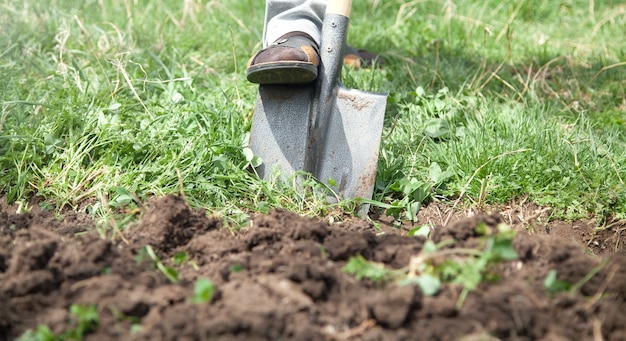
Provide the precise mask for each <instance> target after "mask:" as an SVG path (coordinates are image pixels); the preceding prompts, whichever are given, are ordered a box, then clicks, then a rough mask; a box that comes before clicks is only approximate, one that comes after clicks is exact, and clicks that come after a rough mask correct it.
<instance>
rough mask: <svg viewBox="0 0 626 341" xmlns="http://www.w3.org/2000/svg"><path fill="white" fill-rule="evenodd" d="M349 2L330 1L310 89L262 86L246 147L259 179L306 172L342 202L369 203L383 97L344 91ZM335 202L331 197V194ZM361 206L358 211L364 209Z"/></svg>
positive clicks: (308, 86) (374, 171)
mask: <svg viewBox="0 0 626 341" xmlns="http://www.w3.org/2000/svg"><path fill="white" fill-rule="evenodd" d="M351 6H352V0H329V1H328V3H327V5H326V14H325V16H324V22H323V26H322V41H321V46H320V60H321V63H320V69H319V73H318V78H317V80H316V81H315V82H314V83H312V84H308V85H260V86H259V96H258V99H257V102H256V107H255V110H254V117H253V120H252V127H251V131H250V148H251V149H252V152H253V153H254V155H256V156H258V157H260V158H261V160H262V161H263V163H262V164H261V165H260V166H259V167H257V168H256V171H257V173H258V174H259V176H261V177H263V178H264V179H267V178H269V176H270V175H271V174H272V173H273V172H274V170H275V169H277V170H278V171H279V172H280V173H281V174H282V175H283V176H286V177H289V176H291V175H293V174H294V173H295V172H297V171H301V170H302V171H305V172H308V173H311V174H312V175H313V176H314V177H315V178H317V179H318V180H320V181H322V182H324V183H326V184H327V185H328V186H329V188H331V189H332V190H333V191H334V193H335V194H336V195H337V197H338V198H339V199H350V198H364V199H371V198H372V193H373V191H374V182H375V178H376V170H377V167H378V153H379V149H380V139H381V135H382V129H383V121H384V116H385V107H386V103H387V94H382V93H372V92H364V91H359V90H354V89H348V88H345V87H344V86H343V85H342V83H341V68H342V66H343V56H344V50H345V46H346V36H347V34H348V24H349V16H350V8H351ZM329 199H330V200H331V201H332V197H329ZM368 209H369V205H367V204H366V205H363V206H361V208H360V210H359V211H360V212H361V213H364V212H367V210H368Z"/></svg>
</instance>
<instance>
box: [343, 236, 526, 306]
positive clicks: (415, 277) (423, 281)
mask: <svg viewBox="0 0 626 341" xmlns="http://www.w3.org/2000/svg"><path fill="white" fill-rule="evenodd" d="M417 231H419V230H417ZM476 231H477V232H478V233H479V234H480V235H481V236H482V240H483V245H484V248H483V249H482V250H478V249H464V248H445V246H448V245H451V244H454V243H455V241H453V240H446V241H443V242H441V243H440V244H439V245H436V244H435V243H434V242H432V241H431V240H427V241H426V242H425V243H424V246H423V248H422V251H421V253H420V254H419V255H417V256H415V257H413V258H412V259H411V262H410V264H409V265H408V267H406V268H403V269H398V270H390V269H386V268H385V266H384V265H383V264H379V263H374V262H370V261H367V260H366V259H365V258H363V257H362V256H361V255H357V256H355V257H351V258H350V259H349V260H348V263H347V264H346V265H345V266H344V268H343V271H344V272H346V273H348V274H352V275H354V276H355V277H356V278H357V279H358V280H361V279H363V278H368V279H370V280H372V281H374V282H377V283H381V284H383V285H384V284H386V283H387V282H389V281H395V282H397V283H398V284H400V285H407V284H415V285H418V286H419V287H420V289H421V290H422V292H423V293H424V294H425V295H434V294H436V293H437V292H438V291H439V289H440V287H441V283H444V282H445V283H450V284H455V285H460V286H461V287H462V291H461V294H460V295H459V299H458V301H457V307H459V308H460V307H461V306H462V305H463V302H464V301H465V298H466V297H467V295H468V294H469V293H470V292H471V291H473V290H475V289H476V288H477V287H478V285H479V284H481V283H483V282H491V281H495V280H497V279H498V276H497V275H496V274H495V273H493V272H492V271H491V270H492V267H493V266H495V265H497V264H499V263H501V262H506V261H511V260H515V259H517V258H518V255H517V252H515V249H514V248H513V238H514V237H515V231H513V230H511V229H510V227H508V226H506V225H503V224H501V225H498V227H497V233H493V234H492V233H491V230H490V229H489V228H488V227H487V226H486V225H484V224H479V225H478V226H477V227H476ZM416 233H417V232H416ZM442 258H443V260H441V259H442Z"/></svg>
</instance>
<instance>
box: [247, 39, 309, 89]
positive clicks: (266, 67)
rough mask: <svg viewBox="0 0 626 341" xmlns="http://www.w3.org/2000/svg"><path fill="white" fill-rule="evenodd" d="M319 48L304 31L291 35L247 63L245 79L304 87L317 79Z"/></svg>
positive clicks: (253, 81)
mask: <svg viewBox="0 0 626 341" xmlns="http://www.w3.org/2000/svg"><path fill="white" fill-rule="evenodd" d="M319 64H320V58H319V47H318V46H317V44H316V43H315V41H314V40H313V38H311V36H309V35H308V34H306V33H304V32H291V33H287V34H285V35H283V36H282V37H280V38H278V39H277V40H276V41H275V42H274V43H273V44H272V45H270V46H268V47H266V48H265V49H263V50H261V51H259V52H257V53H256V54H255V55H254V56H253V57H252V58H250V60H249V61H248V68H247V70H246V77H247V78H248V81H250V82H252V83H257V84H307V83H311V82H313V81H314V80H315V79H316V78H317V68H318V66H319Z"/></svg>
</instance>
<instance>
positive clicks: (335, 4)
mask: <svg viewBox="0 0 626 341" xmlns="http://www.w3.org/2000/svg"><path fill="white" fill-rule="evenodd" d="M351 7H352V0H328V2H327V3H326V14H339V15H343V16H344V17H347V18H350V8H351Z"/></svg>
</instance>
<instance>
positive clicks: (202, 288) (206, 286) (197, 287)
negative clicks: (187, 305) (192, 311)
mask: <svg viewBox="0 0 626 341" xmlns="http://www.w3.org/2000/svg"><path fill="white" fill-rule="evenodd" d="M214 292H215V285H213V282H211V281H210V280H208V279H206V278H199V279H198V280H197V281H196V283H195V284H194V288H193V296H191V302H193V303H196V304H199V303H208V302H211V298H213V293H214Z"/></svg>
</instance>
